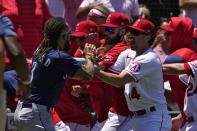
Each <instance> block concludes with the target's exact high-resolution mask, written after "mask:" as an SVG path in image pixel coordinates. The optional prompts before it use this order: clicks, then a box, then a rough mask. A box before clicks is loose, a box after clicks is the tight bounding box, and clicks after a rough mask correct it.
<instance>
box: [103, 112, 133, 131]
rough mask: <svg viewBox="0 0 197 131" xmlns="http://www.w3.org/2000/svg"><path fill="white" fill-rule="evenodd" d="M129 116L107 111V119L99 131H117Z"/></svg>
mask: <svg viewBox="0 0 197 131" xmlns="http://www.w3.org/2000/svg"><path fill="white" fill-rule="evenodd" d="M128 119H129V118H128V117H125V116H122V115H118V114H116V113H113V112H111V111H109V113H108V119H107V121H106V122H105V124H104V126H103V128H102V129H101V131H117V130H118V129H119V128H121V126H123V125H124V124H125V122H127V120H128Z"/></svg>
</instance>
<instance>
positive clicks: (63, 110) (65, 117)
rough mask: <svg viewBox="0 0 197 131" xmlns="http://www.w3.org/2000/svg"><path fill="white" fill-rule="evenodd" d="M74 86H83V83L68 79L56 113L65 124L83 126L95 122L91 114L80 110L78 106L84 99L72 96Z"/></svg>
mask: <svg viewBox="0 0 197 131" xmlns="http://www.w3.org/2000/svg"><path fill="white" fill-rule="evenodd" d="M72 85H83V83H82V81H78V80H72V79H67V81H66V85H65V88H64V89H63V91H62V93H61V96H60V99H59V101H58V104H57V105H56V106H55V111H56V112H57V114H58V115H59V117H60V119H61V120H62V121H63V122H74V123H78V124H82V125H86V124H90V123H91V122H93V117H92V115H91V114H90V112H88V111H83V110H81V109H80V108H79V106H78V105H79V104H80V103H81V100H82V99H80V97H79V98H76V97H74V96H72V95H71V93H70V92H71V86H72ZM53 118H56V116H55V115H54V117H53ZM54 122H56V120H54Z"/></svg>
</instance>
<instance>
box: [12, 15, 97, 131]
mask: <svg viewBox="0 0 197 131" xmlns="http://www.w3.org/2000/svg"><path fill="white" fill-rule="evenodd" d="M65 23H66V22H65V21H64V19H63V18H51V19H49V20H48V21H47V22H46V23H45V26H44V39H43V42H42V43H41V44H40V46H39V47H38V48H37V50H36V51H35V53H34V56H33V59H32V66H31V84H30V88H31V93H30V96H29V97H28V98H27V99H25V100H24V101H19V102H18V105H17V108H16V111H15V114H14V120H15V123H16V126H17V128H18V129H19V130H20V131H54V130H55V129H54V126H53V123H52V118H51V114H50V113H51V108H52V107H54V106H55V105H56V104H57V102H58V99H59V97H60V93H61V91H62V89H63V88H64V85H65V82H66V77H67V75H68V76H70V77H72V76H76V77H79V78H81V79H84V80H87V81H88V80H91V79H92V75H93V72H94V69H93V64H92V63H91V62H90V61H89V60H88V59H87V58H89V55H90V52H88V50H86V51H85V58H86V63H85V64H84V65H81V64H80V63H79V62H77V61H76V60H75V59H73V57H71V56H70V55H68V54H67V53H65V52H64V51H63V50H64V47H65V44H69V35H70V30H69V28H68V26H67V25H66V24H65ZM87 46H89V45H87ZM87 72H89V73H87Z"/></svg>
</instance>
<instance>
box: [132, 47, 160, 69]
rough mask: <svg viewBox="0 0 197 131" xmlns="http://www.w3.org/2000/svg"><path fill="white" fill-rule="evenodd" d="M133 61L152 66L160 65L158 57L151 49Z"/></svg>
mask: <svg viewBox="0 0 197 131" xmlns="http://www.w3.org/2000/svg"><path fill="white" fill-rule="evenodd" d="M135 61H138V62H140V63H144V64H149V65H150V64H151V65H154V66H156V65H160V64H161V61H160V59H159V57H158V56H157V54H156V53H155V52H154V51H153V50H152V49H148V50H146V51H145V52H144V53H143V54H142V55H139V56H137V57H136V59H135Z"/></svg>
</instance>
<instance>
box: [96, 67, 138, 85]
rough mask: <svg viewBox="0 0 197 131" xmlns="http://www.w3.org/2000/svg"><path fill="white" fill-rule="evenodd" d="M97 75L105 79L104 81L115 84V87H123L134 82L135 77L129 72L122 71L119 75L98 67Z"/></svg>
mask: <svg viewBox="0 0 197 131" xmlns="http://www.w3.org/2000/svg"><path fill="white" fill-rule="evenodd" d="M95 75H96V76H97V77H98V78H99V79H101V80H103V81H104V82H106V83H108V84H110V85H113V86H115V87H122V86H124V85H125V84H126V83H129V82H133V81H134V78H133V77H132V76H130V75H129V74H128V73H127V72H125V71H122V72H121V73H120V74H119V75H117V74H113V73H108V72H105V71H102V70H99V69H98V68H97V69H96V71H95Z"/></svg>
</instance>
